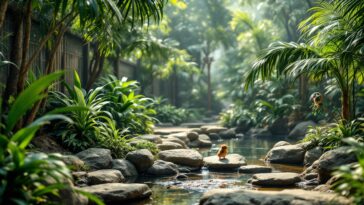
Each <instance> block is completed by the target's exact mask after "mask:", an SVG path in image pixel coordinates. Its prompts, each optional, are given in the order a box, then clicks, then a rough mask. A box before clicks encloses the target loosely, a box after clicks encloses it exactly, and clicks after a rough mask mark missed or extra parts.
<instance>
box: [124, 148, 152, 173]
mask: <svg viewBox="0 0 364 205" xmlns="http://www.w3.org/2000/svg"><path fill="white" fill-rule="evenodd" d="M125 159H126V160H128V161H129V162H131V163H132V164H133V165H134V166H135V167H136V169H137V170H138V172H140V173H141V172H145V171H147V170H148V169H149V168H150V167H151V166H152V165H153V163H154V156H153V154H152V153H151V152H150V151H149V150H147V149H140V150H135V151H132V152H129V153H128V154H127V155H126V157H125Z"/></svg>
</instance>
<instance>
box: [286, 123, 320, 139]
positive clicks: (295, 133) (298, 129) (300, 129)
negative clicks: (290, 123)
mask: <svg viewBox="0 0 364 205" xmlns="http://www.w3.org/2000/svg"><path fill="white" fill-rule="evenodd" d="M315 126H316V123H315V122H313V121H304V122H300V123H298V124H297V125H296V126H295V127H294V128H293V130H292V131H291V132H290V133H289V135H288V137H289V138H292V139H302V138H303V137H304V136H305V135H306V132H307V130H308V128H309V127H315Z"/></svg>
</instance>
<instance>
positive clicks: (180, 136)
mask: <svg viewBox="0 0 364 205" xmlns="http://www.w3.org/2000/svg"><path fill="white" fill-rule="evenodd" d="M169 137H175V138H177V139H180V140H182V141H183V142H184V143H185V144H188V143H189V142H190V140H189V139H188V137H187V132H179V133H174V134H170V135H168V136H167V138H169Z"/></svg>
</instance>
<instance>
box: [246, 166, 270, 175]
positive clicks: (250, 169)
mask: <svg viewBox="0 0 364 205" xmlns="http://www.w3.org/2000/svg"><path fill="white" fill-rule="evenodd" d="M269 172H272V168H270V167H265V166H259V165H246V166H241V167H239V173H246V174H256V173H269Z"/></svg>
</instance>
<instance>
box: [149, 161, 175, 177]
mask: <svg viewBox="0 0 364 205" xmlns="http://www.w3.org/2000/svg"><path fill="white" fill-rule="evenodd" d="M147 173H148V174H151V175H157V176H166V175H175V174H177V173H178V166H177V165H176V164H174V163H172V162H166V161H163V160H157V161H155V162H154V164H153V166H152V167H150V168H149V169H148V171H147Z"/></svg>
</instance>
